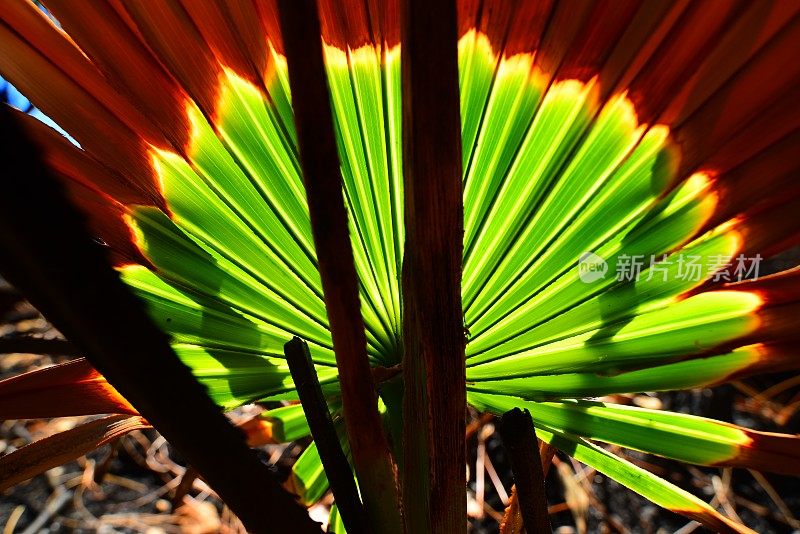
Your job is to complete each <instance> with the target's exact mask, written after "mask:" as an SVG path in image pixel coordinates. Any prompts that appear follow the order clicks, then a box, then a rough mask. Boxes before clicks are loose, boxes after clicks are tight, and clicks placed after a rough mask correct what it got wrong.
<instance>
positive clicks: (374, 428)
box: [279, 0, 402, 533]
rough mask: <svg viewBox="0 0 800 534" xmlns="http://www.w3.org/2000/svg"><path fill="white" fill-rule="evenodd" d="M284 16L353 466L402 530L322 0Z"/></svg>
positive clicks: (376, 515)
mask: <svg viewBox="0 0 800 534" xmlns="http://www.w3.org/2000/svg"><path fill="white" fill-rule="evenodd" d="M279 16H280V17H279V18H280V23H281V31H282V34H283V44H284V48H285V52H286V59H287V62H288V66H289V84H290V87H291V91H292V107H293V109H294V117H295V125H296V128H297V138H298V142H299V146H300V162H301V166H302V168H303V176H304V181H305V187H306V197H307V199H308V208H309V213H310V215H311V229H312V233H313V236H314V246H315V248H316V252H317V260H318V262H319V272H320V277H321V279H322V289H323V292H324V295H325V305H326V309H327V312H328V321H329V325H330V330H331V337H332V338H333V349H334V353H335V355H336V364H337V366H338V368H339V382H340V384H341V390H342V406H343V409H344V420H345V427H346V429H347V437H348V440H349V443H350V450H351V452H352V454H353V464H354V466H355V470H356V474H357V475H358V481H359V484H360V487H361V490H362V491H361V494H362V496H363V498H364V508H365V510H366V513H367V518H368V520H369V526H370V527H371V529H372V530H374V531H378V530H379V531H380V532H386V533H394V532H400V528H401V524H402V521H401V514H400V502H399V498H398V490H397V482H396V480H395V474H394V467H393V464H392V460H391V453H390V451H389V443H388V440H387V438H386V434H385V433H384V430H383V424H382V421H381V418H380V414H379V413H378V397H377V394H376V392H375V385H374V382H373V378H372V373H371V370H370V365H369V359H368V356H367V338H366V333H365V331H364V323H363V320H362V318H361V304H360V302H359V295H358V291H359V288H358V275H357V273H356V269H355V265H354V262H353V250H352V246H351V243H350V235H349V232H348V226H347V212H346V210H345V204H344V194H343V192H342V176H341V171H340V167H339V158H338V154H337V148H336V137H335V135H334V128H333V116H332V113H331V108H330V96H329V90H328V82H327V78H326V75H325V65H324V62H323V56H322V37H321V31H320V22H319V14H318V12H317V5H316V2H315V1H314V0H281V1H280V2H279Z"/></svg>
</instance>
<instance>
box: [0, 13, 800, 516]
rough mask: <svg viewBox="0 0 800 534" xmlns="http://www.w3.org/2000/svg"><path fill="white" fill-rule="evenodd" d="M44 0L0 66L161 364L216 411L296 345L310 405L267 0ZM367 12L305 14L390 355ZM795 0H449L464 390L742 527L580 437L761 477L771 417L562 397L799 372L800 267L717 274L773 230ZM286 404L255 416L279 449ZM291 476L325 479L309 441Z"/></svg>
mask: <svg viewBox="0 0 800 534" xmlns="http://www.w3.org/2000/svg"><path fill="white" fill-rule="evenodd" d="M45 4H46V5H47V6H48V8H49V9H50V11H51V12H52V13H53V15H54V16H55V17H56V19H57V20H58V21H59V22H60V24H61V27H62V28H63V31H62V30H61V29H59V28H58V27H56V26H55V25H54V24H53V23H52V22H51V21H50V20H49V19H48V18H47V17H45V16H43V15H42V14H41V13H40V12H39V11H38V10H37V9H36V8H35V7H34V6H33V5H32V4H29V3H26V2H23V1H21V0H13V1H8V2H6V3H4V5H3V6H2V8H0V42H2V46H3V50H4V52H3V54H0V71H1V72H2V74H3V75H4V76H6V77H7V78H8V79H9V80H11V81H12V82H13V83H14V84H15V85H16V86H17V87H19V88H20V90H21V91H22V93H23V94H25V95H26V96H28V97H29V98H30V99H31V101H32V102H33V103H34V104H35V105H36V106H38V107H39V108H40V109H41V110H42V111H43V112H44V113H46V114H47V115H48V116H50V117H52V119H53V120H54V121H55V122H56V123H57V124H58V125H59V126H61V127H63V128H64V129H65V130H66V131H67V132H69V134H70V135H71V136H73V137H74V139H75V140H76V141H77V142H78V143H79V144H80V147H81V148H78V147H76V146H75V145H73V144H72V143H70V142H69V141H67V140H65V139H64V138H63V137H61V136H60V135H59V134H57V133H55V132H54V131H52V130H50V129H49V128H47V127H46V126H44V125H42V124H40V123H38V122H36V121H35V120H33V119H30V118H23V120H24V121H25V122H26V124H27V126H28V128H29V130H30V132H31V134H32V135H33V136H34V137H35V138H36V139H37V140H38V141H39V142H40V144H41V146H42V147H43V148H44V150H45V156H46V158H47V162H48V163H49V165H50V166H51V168H52V169H53V170H54V171H55V172H56V173H57V174H59V175H60V176H62V177H63V178H64V183H65V184H66V186H67V187H68V189H69V190H70V193H71V195H72V197H73V199H74V200H75V201H76V202H77V203H78V204H79V205H80V206H81V207H83V208H84V209H85V210H86V212H87V213H88V214H89V215H90V217H91V221H92V224H93V228H94V230H95V231H96V232H97V234H98V236H99V237H101V238H102V239H103V240H104V241H105V242H106V243H107V244H108V246H109V249H110V250H111V252H112V255H113V257H114V258H115V260H116V261H117V264H118V268H119V271H120V273H121V274H122V277H123V279H124V280H125V282H127V283H128V285H129V286H130V287H131V288H132V289H133V290H134V291H135V292H136V293H137V294H138V295H139V296H140V297H141V298H142V299H143V300H144V301H146V302H147V305H148V307H149V310H150V313H151V315H152V317H153V319H154V320H155V321H156V322H157V323H158V324H159V325H160V326H161V328H163V329H164V330H165V331H166V332H168V333H169V334H170V335H171V336H172V339H173V342H174V348H175V350H176V352H177V353H178V355H179V356H180V357H181V358H182V359H183V361H184V362H185V363H186V364H187V365H188V366H190V367H191V368H192V369H193V371H194V374H195V376H196V377H197V378H198V380H200V381H201V382H203V383H204V384H206V385H207V386H208V389H209V394H210V395H211V396H212V398H214V400H215V401H216V402H217V403H218V404H219V405H220V406H221V407H223V408H232V407H235V406H238V405H240V404H243V403H246V402H250V401H255V400H270V399H272V400H276V399H296V398H297V397H296V393H295V391H294V386H293V384H292V381H291V376H290V374H289V371H288V367H287V365H286V363H285V361H284V356H283V344H284V343H285V342H286V341H287V340H288V339H289V338H291V337H292V336H300V337H302V338H303V339H305V340H307V341H308V343H309V345H310V347H311V354H312V356H313V359H314V362H315V364H316V365H317V371H318V374H319V377H320V380H321V382H322V383H323V385H324V386H325V387H326V388H327V392H328V393H330V394H331V395H332V396H335V395H336V394H337V391H338V389H337V388H338V382H337V376H338V375H337V368H336V365H335V358H334V354H333V345H332V341H331V336H330V333H329V330H328V325H327V316H326V309H325V305H324V301H323V294H322V286H321V282H320V276H319V273H318V271H317V260H316V256H315V252H314V242H313V239H312V236H311V226H310V221H309V213H308V208H307V205H306V201H305V192H304V187H303V182H302V179H301V171H300V167H299V163H298V154H297V140H296V133H295V129H294V124H293V117H292V107H291V95H290V92H289V85H288V75H287V65H286V61H285V59H284V56H283V52H282V46H283V45H282V40H281V36H280V32H279V30H278V27H277V19H276V13H275V9H274V6H273V5H272V3H271V2H269V1H264V2H254V3H251V2H249V1H244V0H243V1H235V2H220V3H216V2H210V1H209V2H194V1H178V0H175V1H164V2H154V3H143V2H137V1H130V2H129V1H124V0H123V1H122V2H108V3H106V2H84V3H77V4H76V3H72V2H66V1H63V0H50V1H48V2H45ZM366 4H369V6H370V7H369V9H368V8H366V7H365V5H366ZM366 4H365V3H361V2H342V3H339V2H327V1H324V2H320V7H321V14H322V23H323V39H324V42H325V48H324V53H325V60H326V69H327V75H328V80H329V84H330V97H331V104H332V109H333V113H334V119H335V126H336V133H337V142H338V148H339V157H340V161H341V170H342V176H343V181H344V193H345V200H346V207H347V211H348V216H349V221H350V230H351V241H352V248H353V253H354V259H355V267H356V270H357V273H358V276H359V281H360V297H361V303H362V315H363V320H364V325H365V328H366V333H367V343H368V353H369V357H370V361H371V363H372V364H373V365H374V366H376V367H392V366H394V365H397V364H399V363H400V361H401V356H402V348H401V343H400V340H401V339H402V332H401V327H402V302H401V289H400V282H399V280H400V272H401V268H402V262H403V252H404V251H403V247H404V242H405V236H404V226H403V210H404V206H403V178H402V149H401V85H400V77H401V73H400V61H401V53H402V51H401V50H400V46H399V44H398V41H399V38H398V28H397V13H396V11H397V9H396V6H394V5H393V3H392V2H385V3H383V2H378V3H377V4H376V5H373V3H371V2H370V3H366ZM798 10H800V5H798V4H796V3H791V2H788V3H786V2H758V3H752V4H747V5H745V6H738V7H736V6H734V4H732V3H720V2H714V3H711V2H694V3H686V2H677V3H669V2H662V3H651V2H642V3H640V2H627V1H626V2H556V3H552V2H520V3H505V2H493V1H492V2H461V3H460V5H459V24H460V27H461V33H460V35H461V37H460V41H459V74H460V93H461V119H462V141H463V147H464V149H463V168H464V229H465V235H464V259H463V285H462V299H463V309H464V314H465V325H466V328H467V330H468V335H469V338H468V344H467V349H466V353H467V354H466V357H467V361H466V365H467V381H468V391H469V394H468V400H469V402H470V403H471V404H473V405H474V406H476V407H477V408H479V409H481V410H487V411H494V412H497V413H502V412H503V411H505V410H507V409H510V408H511V407H515V406H521V407H528V408H529V409H530V411H531V413H532V415H533V419H534V422H535V424H536V425H537V427H538V429H539V431H540V433H539V434H540V437H541V438H542V439H544V440H545V441H548V442H551V443H552V444H554V445H556V446H557V447H559V448H561V449H563V450H565V451H566V452H567V453H569V454H572V455H574V456H575V457H576V458H577V459H578V460H580V461H583V462H586V463H587V464H589V465H591V466H593V467H594V468H596V469H597V470H599V471H601V472H604V473H606V474H607V475H608V476H610V477H612V478H615V479H616V480H618V481H619V482H620V483H622V484H624V485H627V486H628V487H630V488H631V489H633V490H635V491H638V492H640V493H642V494H643V495H645V496H646V497H648V498H650V499H652V500H654V501H655V502H656V503H658V504H660V505H662V506H666V507H668V508H670V509H673V510H676V511H678V512H681V513H685V514H686V515H688V516H690V517H692V518H695V519H697V520H698V521H701V522H703V523H705V524H707V525H709V526H711V527H713V528H717V529H720V530H744V527H741V526H739V525H735V524H734V523H732V522H731V521H730V520H728V519H726V518H724V517H722V516H721V515H720V514H718V513H717V512H716V511H714V510H713V509H712V508H710V507H709V506H708V505H706V504H705V503H702V502H701V501H699V500H698V499H697V498H695V497H693V496H691V495H689V494H688V493H686V492H684V491H682V490H680V489H678V488H676V487H674V486H672V485H671V484H669V483H667V482H665V481H663V480H660V479H658V478H657V477H655V476H653V475H651V474H649V473H647V472H645V471H643V470H641V469H640V468H638V467H635V466H633V465H632V464H629V463H627V462H625V461H624V460H622V459H620V458H618V457H616V456H613V455H611V454H609V453H607V452H606V451H605V450H603V449H601V448H599V447H598V446H596V445H595V444H593V443H592V442H591V441H589V440H593V441H600V442H606V443H614V444H618V445H621V446H624V447H628V448H632V449H636V450H641V451H646V452H651V453H654V454H659V455H662V456H666V457H670V458H676V459H679V460H683V461H687V462H691V463H696V464H701V465H734V466H747V467H755V468H759V469H779V470H782V471H785V470H786V469H789V468H790V466H792V465H794V466H796V465H798V463H797V453H796V448H793V445H791V443H792V441H791V440H793V438H791V437H789V436H783V435H767V434H762V433H757V432H753V431H749V430H745V429H741V428H738V427H734V426H731V425H728V424H724V423H719V422H715V421H710V420H706V419H701V418H696V417H691V416H686V415H679V414H670V413H662V412H653V411H648V410H641V409H633V408H626V407H620V406H614V405H610V404H607V403H597V402H588V401H583V400H580V399H583V398H587V397H598V396H602V395H605V394H609V393H621V392H636V391H654V390H668V389H676V388H689V387H697V386H703V385H710V384H716V383H719V382H723V381H725V380H727V379H730V378H732V377H734V376H736V377H739V376H745V375H747V374H752V373H757V372H763V371H771V370H777V369H787V368H792V369H793V368H796V366H797V359H796V358H795V357H793V345H792V344H791V343H790V342H791V341H792V340H793V339H794V338H796V328H797V319H796V317H797V313H796V312H797V309H798V297H800V294H798V291H797V287H798V284H797V276H798V271H792V272H788V273H783V274H778V275H776V276H775V277H773V278H770V279H762V280H759V281H756V282H742V283H735V284H730V285H724V282H726V281H731V280H736V279H741V278H742V275H743V274H744V273H745V272H746V271H750V272H751V274H752V271H753V270H754V269H755V268H757V267H758V263H757V259H756V261H755V262H754V261H753V258H759V257H767V256H769V255H771V254H774V253H775V252H778V251H780V250H783V249H785V248H786V247H788V246H789V245H791V244H793V243H795V242H796V239H797V237H798V228H799V227H800V219H798V218H797V217H796V216H795V215H794V214H795V213H796V209H797V207H798V205H800V196H798V193H800V190H798V188H797V186H796V184H795V183H794V180H793V178H794V177H796V173H797V169H798V165H800V160H798V158H797V157H796V154H797V153H800V151H798V150H797V149H798V144H799V142H800V137H798V126H800V115H798V112H797V109H798V108H797V106H796V104H794V102H795V101H796V98H797V89H796V87H797V82H798V80H799V78H798V77H799V76H800V64H798V62H797V61H793V60H792V59H793V55H794V53H795V51H796V50H797V49H798V47H800V18H799V15H798ZM587 253H591V254H593V255H587ZM757 255H760V256H757ZM579 259H581V264H583V265H584V266H585V267H589V266H590V264H591V266H592V267H596V268H598V269H600V271H599V272H598V274H597V276H592V277H591V278H592V279H591V280H588V279H584V278H582V277H581V276H579V274H580V273H581V271H580V269H579V268H580V267H581V265H577V266H576V264H577V262H578V260H579ZM603 269H605V271H603ZM698 269H699V270H698ZM603 273H605V275H604V276H603V275H602V274H603ZM634 275H636V276H634ZM98 391H103V392H105V391H107V390H106V389H102V390H101V389H98ZM112 404H113V403H112ZM387 404H388V403H387ZM391 409H392V408H390V410H391ZM109 411H114V410H109ZM301 413H302V412H298V410H297V409H296V408H294V407H287V408H280V409H277V410H273V411H271V412H269V413H267V414H265V416H264V417H265V418H266V419H267V420H268V421H269V422H270V425H272V426H271V428H272V431H273V433H272V436H273V437H274V438H275V439H285V440H291V439H296V438H298V437H300V436H303V435H307V434H308V433H309V432H308V429H307V427H306V426H304V424H303V421H302V419H301V417H300V415H301ZM294 480H295V487H296V489H297V491H299V493H300V495H301V498H302V499H303V500H304V501H305V502H308V503H311V502H314V501H315V500H317V499H318V498H319V497H320V496H321V495H322V493H323V492H324V490H325V487H326V483H325V481H324V473H323V472H322V470H321V465H320V463H319V457H318V456H317V455H316V451H315V449H314V447H313V446H312V447H310V448H309V449H307V450H306V452H305V453H304V454H303V456H302V457H301V458H300V460H299V461H298V463H297V465H296V466H295V468H294Z"/></svg>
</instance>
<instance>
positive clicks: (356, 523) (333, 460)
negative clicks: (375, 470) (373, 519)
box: [283, 337, 368, 534]
mask: <svg viewBox="0 0 800 534" xmlns="http://www.w3.org/2000/svg"><path fill="white" fill-rule="evenodd" d="M283 353H284V354H285V355H286V361H287V362H288V363H289V371H290V372H291V373H292V380H294V386H295V388H296V389H297V393H298V395H300V402H301V403H302V405H303V412H304V413H305V414H306V419H307V420H308V427H309V428H310V429H311V435H312V436H313V437H314V442H315V443H316V444H317V451H318V452H319V458H320V460H322V466H323V467H324V468H325V476H327V477H328V482H329V483H330V487H331V491H332V492H333V497H334V498H335V499H336V506H337V507H338V508H339V513H340V514H341V516H342V521H343V522H344V526H345V527H346V528H347V532H349V533H351V534H362V533H366V532H368V531H367V528H366V523H365V517H364V507H363V506H362V505H361V499H359V497H358V488H357V487H356V482H355V480H354V479H353V472H352V471H351V470H350V464H349V463H348V462H347V456H345V454H344V451H343V450H342V446H341V444H340V443H339V435H338V434H337V433H336V427H334V426H333V419H332V418H331V412H330V411H329V410H328V403H327V402H325V397H324V396H323V394H322V388H321V387H320V385H319V378H317V372H316V370H315V369H314V362H313V361H311V352H309V350H308V344H307V343H306V342H305V341H303V340H301V339H300V338H297V337H295V338H294V339H292V340H291V341H289V342H288V343H286V344H285V345H284V346H283Z"/></svg>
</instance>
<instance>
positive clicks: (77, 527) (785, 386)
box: [0, 286, 800, 534]
mask: <svg viewBox="0 0 800 534" xmlns="http://www.w3.org/2000/svg"><path fill="white" fill-rule="evenodd" d="M20 336H35V337H44V338H56V339H57V338H59V337H60V334H59V333H58V332H57V331H55V330H54V329H53V328H52V327H51V326H50V325H49V324H48V323H47V322H46V321H45V320H44V319H43V318H42V317H41V316H40V315H39V314H38V313H37V312H36V310H35V309H33V308H32V307H31V306H30V305H29V304H27V303H26V302H24V301H23V300H21V298H20V297H19V296H17V295H14V293H13V291H12V290H11V289H10V288H9V287H8V286H0V341H1V340H3V339H6V340H7V339H13V338H18V337H20ZM66 359H67V357H63V356H42V355H33V354H19V353H15V354H0V378H6V377H9V376H13V375H15V374H18V373H20V372H24V371H27V370H31V369H35V368H39V367H42V366H45V365H50V364H53V363H58V362H61V361H66ZM765 392H766V393H767V395H766V396H765ZM613 400H614V401H616V402H622V403H633V404H638V405H644V406H647V407H662V408H665V409H671V410H676V411H682V412H689V413H694V414H698V415H704V416H708V417H714V418H717V419H720V420H723V421H729V422H733V423H736V424H740V425H743V426H746V427H749V428H754V429H759V430H767V431H779V432H788V433H798V432H800V415H798V410H800V385H799V383H798V381H797V380H796V379H795V377H793V376H792V375H788V374H784V375H772V376H763V377H757V378H753V379H748V380H745V381H742V382H735V383H733V384H729V385H725V386H722V387H717V388H713V389H703V390H696V391H688V392H677V393H666V394H658V395H651V396H649V395H639V396H617V397H615V398H614V399H613ZM253 409H255V408H253ZM85 419H86V418H60V419H53V420H26V421H5V422H1V423H0V455H4V454H8V453H10V452H12V451H14V450H15V449H17V448H19V447H22V446H24V445H26V444H27V443H29V442H31V441H33V440H36V439H41V438H42V437H45V436H47V435H51V434H53V433H55V432H58V431H63V430H67V429H69V428H71V427H73V426H75V425H76V424H79V423H81V422H83V421H84V420H85ZM472 421H473V423H474V424H473V425H472V430H473V432H472V435H471V436H470V437H469V439H468V441H467V445H468V451H469V472H470V481H469V486H468V490H469V515H470V525H471V528H470V531H471V532H473V533H476V534H477V533H481V534H483V533H495V532H498V519H499V518H500V517H501V516H502V513H503V509H504V502H505V500H506V498H507V493H508V491H509V489H510V487H511V484H512V475H511V471H510V467H509V464H508V460H507V457H506V455H505V453H504V450H503V446H502V442H501V440H500V437H499V435H498V433H496V432H495V428H494V423H495V421H494V420H493V419H492V418H490V417H483V418H480V417H479V416H478V414H472ZM301 451H302V446H301V445H300V444H289V445H270V446H265V447H263V448H262V454H263V458H264V460H265V461H268V462H270V463H271V464H272V465H273V466H274V469H275V471H276V473H277V474H278V475H279V476H280V477H282V478H286V477H287V476H288V473H289V469H290V467H291V464H292V462H293V461H294V459H295V458H296V457H297V456H298V455H299V453H300V452H301ZM614 452H616V453H618V454H621V455H623V456H625V457H626V458H628V459H630V460H632V461H634V462H636V463H638V464H639V465H642V466H643V467H646V468H647V469H650V470H652V471H654V472H656V473H657V474H659V475H660V476H662V477H665V478H667V479H668V480H670V481H672V482H673V483H675V484H677V485H679V486H680V487H682V488H684V489H687V490H689V491H691V492H692V493H694V494H696V495H698V496H699V497H701V498H702V499H704V500H706V501H708V502H711V503H712V504H713V505H714V506H716V507H717V508H718V509H720V510H723V511H725V512H726V513H727V514H728V515H732V514H736V515H738V517H740V518H741V520H742V521H743V522H744V523H745V524H746V525H748V526H750V527H751V528H753V529H754V530H756V531H757V532H760V533H788V532H800V521H798V520H797V519H796V518H797V517H800V484H799V483H798V482H797V480H796V479H793V478H790V477H785V476H779V475H772V474H764V475H762V474H760V473H751V472H748V471H746V470H740V469H735V470H732V469H710V468H699V467H694V466H686V465H682V464H680V463H678V462H673V461H669V460H664V459H661V458H657V457H653V456H650V455H646V454H640V453H635V452H631V451H621V450H615V451H614ZM479 465H481V466H483V469H479V468H478V467H479ZM184 472H185V466H184V463H183V461H182V460H181V458H180V455H179V454H178V453H177V452H176V451H174V450H173V449H172V448H171V447H170V446H169V444H168V443H166V442H165V441H164V440H163V439H162V438H160V436H159V435H158V434H157V432H155V431H145V432H133V433H131V434H129V435H127V436H125V437H124V438H122V439H121V440H119V441H118V442H117V443H116V444H115V445H114V446H110V445H107V446H104V447H102V448H101V449H99V450H97V451H94V452H93V453H91V454H89V455H88V456H86V457H83V458H80V459H78V460H77V461H74V462H70V463H68V464H66V465H64V466H61V467H58V468H55V469H51V470H50V471H48V472H46V473H45V474H43V475H40V476H38V477H36V478H34V479H32V480H30V481H28V482H25V483H22V484H19V485H17V486H16V487H14V488H12V489H10V490H8V491H7V492H5V493H4V494H1V495H0V528H2V529H3V530H2V532H3V534H11V533H24V534H33V533H39V532H48V533H62V532H76V533H94V532H97V533H109V534H110V533H115V532H119V533H123V532H124V533H128V532H130V533H134V532H144V533H147V534H159V533H162V532H168V533H172V532H176V533H178V532H180V533H187V534H203V533H214V532H224V533H234V532H244V530H243V528H242V527H241V524H240V523H239V522H238V520H237V519H236V518H235V516H233V514H232V513H231V512H230V511H229V510H228V509H227V508H226V507H225V506H224V505H223V504H222V503H221V502H220V501H219V500H218V499H217V498H216V497H215V495H214V494H213V492H212V491H211V490H210V489H209V488H208V487H207V486H206V485H205V484H204V483H203V482H202V480H194V481H193V482H192V484H191V487H190V488H189V489H188V494H187V495H186V496H183V497H182V496H181V495H178V496H177V497H176V489H177V488H178V487H179V485H180V483H181V480H182V478H183V475H184ZM479 472H482V473H483V475H482V476H480V475H478V473H479ZM103 473H104V474H103ZM95 479H97V480H99V482H96V481H95ZM187 487H188V485H187ZM181 493H182V492H181ZM547 495H548V502H549V505H550V511H551V520H552V524H553V527H554V529H555V530H556V532H560V533H569V532H592V533H594V532H599V533H605V532H631V533H656V532H659V533H662V532H663V533H668V532H676V533H680V534H686V533H689V532H703V531H704V529H702V528H701V527H699V526H697V525H696V524H695V523H693V522H691V521H688V520H687V519H685V518H683V517H681V516H679V515H676V514H673V513H670V512H667V511H665V510H663V509H660V508H658V507H657V506H654V505H652V504H651V503H649V502H648V501H646V500H645V499H642V498H640V497H639V496H637V495H636V494H634V493H633V492H631V491H629V490H627V489H626V488H624V487H621V486H620V485H619V484H617V483H615V482H614V481H612V480H609V479H608V478H606V477H605V476H603V475H601V474H599V473H596V472H594V471H593V470H591V469H589V468H587V467H586V466H583V465H581V464H578V463H577V462H575V461H573V460H571V459H569V458H568V457H566V456H563V455H561V454H558V455H557V456H556V458H555V460H554V462H553V466H552V467H551V469H550V471H549V473H548V476H547ZM329 499H330V497H328V498H326V499H325V500H323V502H322V503H321V504H319V505H317V506H315V507H314V509H312V514H313V515H314V516H315V517H316V518H318V519H320V520H321V521H324V520H325V518H326V516H327V505H328V504H329V502H330V500H329ZM178 503H180V504H181V505H180V506H177V504H178Z"/></svg>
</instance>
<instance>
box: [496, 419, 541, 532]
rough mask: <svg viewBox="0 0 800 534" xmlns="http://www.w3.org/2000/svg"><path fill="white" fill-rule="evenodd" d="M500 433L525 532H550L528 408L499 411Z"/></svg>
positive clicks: (538, 456)
mask: <svg viewBox="0 0 800 534" xmlns="http://www.w3.org/2000/svg"><path fill="white" fill-rule="evenodd" d="M500 436H501V437H502V438H503V445H505V448H506V451H508V455H509V457H510V459H511V470H512V471H513V472H514V483H515V485H516V488H517V499H518V501H519V510H520V513H521V514H522V519H523V523H524V524H525V530H526V531H527V532H528V533H529V534H542V533H544V532H552V530H551V528H550V516H549V514H548V513H547V498H546V497H545V493H544V472H543V470H542V458H541V457H540V455H539V445H538V443H539V442H538V440H537V439H536V430H535V429H534V427H533V419H531V414H530V412H529V411H528V410H524V411H523V410H520V409H519V408H514V409H513V410H509V411H507V412H506V413H505V414H503V417H501V418H500Z"/></svg>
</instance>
